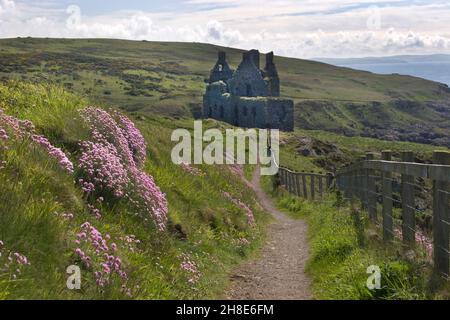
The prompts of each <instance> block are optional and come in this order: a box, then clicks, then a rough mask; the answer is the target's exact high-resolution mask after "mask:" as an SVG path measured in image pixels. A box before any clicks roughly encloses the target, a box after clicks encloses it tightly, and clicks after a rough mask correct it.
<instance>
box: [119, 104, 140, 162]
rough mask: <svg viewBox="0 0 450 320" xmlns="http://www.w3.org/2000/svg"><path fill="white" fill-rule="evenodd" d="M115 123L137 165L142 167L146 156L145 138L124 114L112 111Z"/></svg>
mask: <svg viewBox="0 0 450 320" xmlns="http://www.w3.org/2000/svg"><path fill="white" fill-rule="evenodd" d="M114 115H115V117H116V119H117V124H118V125H119V127H120V128H121V129H122V132H123V134H124V136H125V138H126V139H127V141H128V146H129V148H130V150H131V153H132V154H133V159H134V162H135V164H136V166H137V167H139V168H140V167H142V166H143V165H144V162H145V160H146V157H147V145H146V143H145V139H144V137H143V135H142V133H141V132H140V131H139V129H137V128H136V126H135V125H134V123H133V122H132V121H131V120H130V119H128V118H127V117H125V116H124V115H122V114H120V113H118V112H117V111H116V112H115V113H114Z"/></svg>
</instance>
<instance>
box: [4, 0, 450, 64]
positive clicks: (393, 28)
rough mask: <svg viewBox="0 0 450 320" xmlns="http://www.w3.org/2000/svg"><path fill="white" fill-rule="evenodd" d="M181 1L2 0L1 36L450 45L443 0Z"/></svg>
mask: <svg viewBox="0 0 450 320" xmlns="http://www.w3.org/2000/svg"><path fill="white" fill-rule="evenodd" d="M185 3H188V4H189V5H191V6H192V10H189V12H187V11H182V10H179V11H174V12H160V11H159V12H144V11H116V12H112V13H108V14H103V15H85V14H84V12H83V11H82V8H81V9H80V7H78V6H76V5H72V6H69V7H68V8H67V9H66V8H60V7H57V6H56V7H52V6H48V5H47V6H39V5H37V4H30V3H29V2H27V3H25V2H14V1H12V0H0V37H15V36H40V37H44V36H48V37H107V38H123V39H135V40H143V39H146V40H155V41H156V40H157V41H190V42H210V43H214V44H219V45H225V46H235V47H239V48H244V49H250V48H258V49H260V50H262V51H271V50H274V51H275V52H276V53H277V54H281V55H287V56H292V57H300V58H305V57H306V58H308V57H318V56H321V57H333V56H366V55H385V54H403V53H424V54H425V53H435V52H450V25H449V24H448V21H449V19H450V6H449V4H448V2H446V1H441V0H417V1H414V2H409V4H407V3H406V2H405V1H404V0H384V1H378V2H377V4H378V5H377V6H376V7H375V6H373V3H374V2H373V0H359V1H357V0H322V1H317V0H302V1H298V0H295V1H294V0H271V1H269V0H245V1H244V0H227V1H225V0H219V1H211V0H188V1H185ZM196 6H200V7H199V8H203V9H204V8H206V7H208V10H207V11H206V12H205V11H204V10H194V9H195V8H196ZM6 12H8V13H7V14H6ZM13 12H14V14H13ZM88 14H89V13H88Z"/></svg>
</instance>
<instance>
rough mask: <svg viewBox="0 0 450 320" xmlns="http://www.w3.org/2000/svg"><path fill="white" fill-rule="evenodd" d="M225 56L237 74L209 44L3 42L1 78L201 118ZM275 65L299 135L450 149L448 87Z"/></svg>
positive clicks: (298, 63)
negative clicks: (210, 80) (321, 133)
mask: <svg viewBox="0 0 450 320" xmlns="http://www.w3.org/2000/svg"><path fill="white" fill-rule="evenodd" d="M219 50H223V51H225V52H226V53H227V57H228V60H229V62H230V64H231V66H233V67H234V68H236V67H237V65H238V63H239V62H240V61H241V54H242V51H241V50H237V49H232V48H222V47H217V46H213V45H208V44H199V43H167V42H147V41H141V42H138V41H123V40H105V39H85V40H70V39H33V38H18V39H3V40H0V79H2V78H3V79H18V80H31V81H35V82H39V83H40V82H43V81H44V82H50V83H57V84H61V85H64V86H65V87H66V88H68V89H70V90H71V91H74V92H78V93H81V94H83V95H86V96H87V97H89V101H93V102H96V103H103V104H107V105H110V106H117V107H120V108H122V109H125V110H128V111H139V112H140V113H142V114H144V115H145V114H147V115H148V114H152V115H153V114H155V113H158V114H162V115H170V116H173V117H191V116H192V115H193V116H194V117H198V116H200V115H201V103H202V95H203V92H204V87H205V84H204V82H203V80H204V79H205V78H206V77H207V76H208V75H209V71H210V69H211V68H212V66H213V65H214V63H215V61H216V59H217V51H219ZM262 61H263V62H264V59H263V60H262ZM276 64H277V67H278V69H279V74H280V78H281V85H282V93H281V94H282V96H283V97H288V98H292V99H293V100H294V102H295V103H296V108H295V120H296V126H297V127H298V128H302V129H317V130H327V131H333V132H336V133H339V134H347V135H359V134H362V135H366V136H371V137H375V138H383V139H389V140H390V139H396V140H405V141H414V142H420V143H430V142H434V143H438V144H441V145H447V146H448V145H450V141H449V140H448V136H449V133H450V132H449V129H448V128H449V127H450V125H449V124H450V114H449V112H448V101H449V97H450V89H449V88H448V87H447V86H445V85H443V84H439V83H435V82H431V81H426V80H423V79H419V78H415V77H410V76H400V75H376V74H372V73H369V72H362V71H356V70H352V69H347V68H339V67H334V66H331V65H327V64H323V63H319V62H313V61H306V60H301V59H291V58H282V57H277V58H276Z"/></svg>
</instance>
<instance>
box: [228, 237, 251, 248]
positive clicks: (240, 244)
mask: <svg viewBox="0 0 450 320" xmlns="http://www.w3.org/2000/svg"><path fill="white" fill-rule="evenodd" d="M232 242H233V244H234V245H235V246H237V247H245V246H248V245H250V241H248V240H247V239H246V238H238V239H233V240H232Z"/></svg>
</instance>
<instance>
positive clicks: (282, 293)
mask: <svg viewBox="0 0 450 320" xmlns="http://www.w3.org/2000/svg"><path fill="white" fill-rule="evenodd" d="M259 171H260V170H259V168H257V169H256V170H255V172H254V174H253V178H252V182H251V186H252V188H253V189H254V190H255V193H256V195H257V197H258V200H259V201H260V204H261V205H262V206H263V207H264V209H265V210H267V211H268V212H270V213H271V214H272V215H273V216H274V217H275V220H276V222H275V223H273V224H272V225H270V226H269V238H268V239H269V240H268V242H267V244H266V245H265V246H264V248H263V249H262V251H261V254H260V256H259V257H257V258H256V259H254V260H251V261H248V262H246V263H244V264H243V265H241V266H240V267H238V268H237V269H236V270H234V272H233V274H232V275H231V279H232V284H231V287H230V288H229V290H228V291H227V292H226V294H225V298H227V299H233V300H305V299H311V293H310V280H309V278H308V276H307V275H306V274H305V271H304V270H305V264H306V261H307V259H308V244H307V235H306V234H307V226H306V224H305V222H304V221H302V220H294V219H291V218H289V217H288V216H286V215H285V214H283V213H282V212H280V211H278V210H277V209H276V207H275V206H274V204H273V202H272V200H271V199H270V198H269V197H268V196H267V195H266V194H265V192H264V191H263V190H262V189H261V186H260V174H259Z"/></svg>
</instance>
